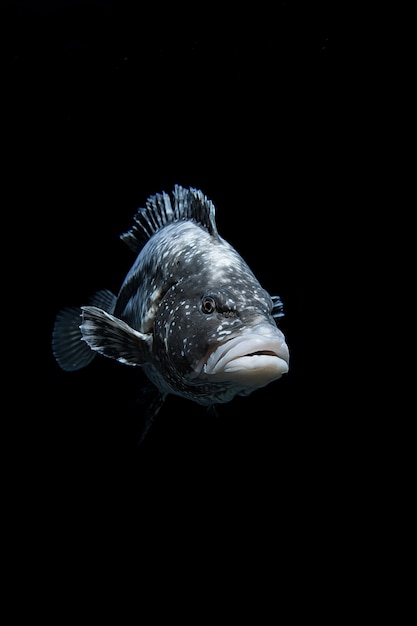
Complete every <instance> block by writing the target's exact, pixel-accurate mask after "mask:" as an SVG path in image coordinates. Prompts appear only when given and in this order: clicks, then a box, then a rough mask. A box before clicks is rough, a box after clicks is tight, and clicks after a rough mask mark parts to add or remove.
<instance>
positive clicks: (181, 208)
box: [120, 185, 219, 254]
mask: <svg viewBox="0 0 417 626" xmlns="http://www.w3.org/2000/svg"><path fill="white" fill-rule="evenodd" d="M133 219H134V224H133V226H132V228H131V229H130V230H128V231H127V232H126V233H123V234H122V235H120V238H121V239H122V240H123V241H124V242H125V243H126V244H127V245H128V246H129V248H130V249H131V250H133V252H135V253H136V254H137V253H138V252H139V251H140V250H141V249H142V248H143V246H144V245H145V243H146V242H147V241H148V239H150V237H152V235H153V234H154V233H156V232H157V231H158V230H159V229H160V228H162V227H163V226H166V225H167V224H171V223H172V222H179V221H182V220H191V221H193V222H195V223H197V224H199V225H200V226H202V227H203V228H205V229H206V230H207V231H208V232H209V233H210V235H212V236H213V237H216V238H218V237H219V235H218V232H217V227H216V219H215V208H214V204H213V203H212V202H211V200H209V199H208V198H207V197H206V196H205V195H204V194H203V192H202V191H200V190H199V189H194V188H192V187H190V188H189V189H185V188H184V187H181V186H180V185H175V187H174V191H173V192H172V194H171V195H168V194H167V193H165V191H164V192H162V193H157V194H156V195H154V196H150V197H149V198H148V200H147V202H146V207H145V208H141V209H138V210H137V212H136V214H135V216H134V218H133Z"/></svg>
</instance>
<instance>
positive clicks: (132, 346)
mask: <svg viewBox="0 0 417 626" xmlns="http://www.w3.org/2000/svg"><path fill="white" fill-rule="evenodd" d="M81 310H82V324H81V326H80V329H81V334H82V338H83V339H84V341H85V342H86V343H87V344H88V345H89V346H90V348H91V349H92V350H95V351H96V352H99V353H100V354H102V355H103V356H107V357H109V358H111V359H115V360H116V361H119V362H120V363H124V364H126V365H134V366H138V365H144V364H145V363H147V362H148V360H149V357H150V349H151V346H152V335H145V334H143V333H140V332H139V331H137V330H134V329H133V328H131V327H130V326H129V325H128V324H126V322H124V321H123V320H121V319H118V318H117V317H114V316H113V315H111V314H110V313H107V312H106V311H104V310H103V309H99V308H98V307H95V306H83V307H81Z"/></svg>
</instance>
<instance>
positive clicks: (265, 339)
mask: <svg viewBox="0 0 417 626" xmlns="http://www.w3.org/2000/svg"><path fill="white" fill-rule="evenodd" d="M258 352H259V353H261V354H254V353H258ZM288 363H289V351H288V346H287V344H286V343H285V337H284V335H283V334H282V332H281V331H280V330H279V329H278V328H277V329H276V330H275V331H274V332H273V333H272V334H271V328H270V327H269V326H266V327H265V326H261V327H258V328H256V329H253V330H252V332H248V333H246V334H244V335H240V336H238V337H234V338H233V339H230V340H229V341H227V342H225V343H224V344H221V345H220V346H218V347H217V348H216V349H215V350H214V351H213V352H212V353H211V354H210V356H209V357H208V359H207V362H206V363H205V364H204V367H203V372H204V373H205V374H206V375H211V376H215V377H216V378H220V377H222V376H223V375H225V376H226V377H230V376H231V375H233V376H235V375H236V376H239V377H243V378H250V377H252V378H259V379H262V380H263V379H264V378H265V379H266V380H267V382H268V381H270V380H275V379H276V378H279V377H280V376H282V375H283V374H286V373H287V372H288ZM265 384H266V383H265Z"/></svg>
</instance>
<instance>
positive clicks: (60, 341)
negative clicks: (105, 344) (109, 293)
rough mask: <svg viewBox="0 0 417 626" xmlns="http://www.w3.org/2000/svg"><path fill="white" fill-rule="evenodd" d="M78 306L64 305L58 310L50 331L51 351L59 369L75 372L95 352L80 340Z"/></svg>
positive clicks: (87, 361) (89, 361)
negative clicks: (64, 306)
mask: <svg viewBox="0 0 417 626" xmlns="http://www.w3.org/2000/svg"><path fill="white" fill-rule="evenodd" d="M80 324H81V309H80V307H66V308H64V309H62V310H61V311H59V312H58V314H57V316H56V318H55V323H54V328H53V331H52V352H53V355H54V357H55V360H56V361H57V363H58V365H59V366H60V367H61V369H63V370H65V371H66V372H75V371H76V370H80V369H82V368H83V367H86V365H88V364H89V363H91V361H92V360H93V359H94V357H95V356H96V353H95V352H93V350H91V349H90V347H89V346H88V345H87V344H86V343H85V342H84V341H82V335H81V330H80Z"/></svg>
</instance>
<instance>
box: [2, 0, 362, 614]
mask: <svg viewBox="0 0 417 626" xmlns="http://www.w3.org/2000/svg"><path fill="white" fill-rule="evenodd" d="M329 4H331V3H329ZM1 17H2V20H1V22H2V26H1V31H2V41H3V44H4V52H3V55H2V60H3V61H2V62H3V68H2V75H3V80H4V83H3V84H4V86H5V89H4V90H3V94H4V95H3V99H4V101H5V102H4V104H5V105H6V106H5V114H4V118H3V122H4V135H5V137H4V139H5V141H4V143H3V146H4V147H5V151H6V155H7V166H6V175H5V179H6V185H7V183H8V184H9V185H10V190H11V193H9V194H8V195H7V196H6V207H7V208H9V211H7V214H8V215H9V216H10V217H11V227H9V228H8V230H7V233H6V234H5V237H6V239H7V238H8V237H9V236H10V237H11V239H12V241H11V243H12V244H13V255H15V257H16V258H15V259H12V267H13V268H15V270H14V271H13V272H11V275H10V276H8V278H5V280H6V281H8V280H10V282H11V283H12V284H13V287H14V289H15V290H16V291H17V292H18V295H17V297H16V299H15V302H18V303H19V306H18V307H17V308H18V310H19V312H20V315H21V316H22V325H21V327H20V328H24V329H25V331H24V332H23V337H22V336H21V335H22V331H21V330H20V332H19V339H20V349H18V350H17V351H16V349H14V351H13V352H14V354H16V352H17V358H16V357H14V358H15V360H14V361H13V363H14V365H13V371H14V372H15V374H16V377H17V379H18V381H19V385H18V391H17V392H14V395H15V396H16V397H15V399H14V401H15V404H14V406H17V407H18V410H17V413H18V417H17V418H14V420H13V421H14V425H15V426H16V425H17V434H14V436H13V440H12V445H11V448H12V450H13V461H12V462H11V465H10V468H11V469H10V476H18V477H19V479H20V480H19V489H18V490H17V491H16V490H13V493H14V497H15V498H16V507H17V508H16V510H18V511H20V510H22V511H23V512H22V513H19V514H17V515H16V518H17V519H16V527H17V528H18V530H19V532H20V536H21V543H22V544H23V545H24V546H25V550H26V558H25V560H24V563H25V566H24V569H25V571H26V572H27V577H28V581H29V588H32V585H33V589H35V588H36V589H38V584H39V583H40V585H41V586H42V587H43V588H44V589H45V590H47V596H48V597H49V598H50V597H53V598H54V599H55V600H56V601H57V603H58V605H59V606H60V607H61V608H62V607H66V611H67V614H68V613H69V614H71V615H75V614H77V612H78V611H79V608H80V606H81V603H82V602H84V601H85V602H87V606H88V611H91V612H92V614H94V611H95V610H96V604H99V605H100V608H103V605H104V608H106V606H107V603H109V604H110V599H112V602H113V601H114V598H113V594H114V593H115V588H116V587H117V585H116V581H117V580H118V579H119V577H120V579H122V580H123V583H124V584H126V585H127V587H126V595H127V597H129V598H130V597H131V596H130V592H131V591H132V590H133V591H134V596H133V597H134V598H136V600H135V604H136V603H137V606H136V611H137V616H138V618H139V617H143V619H144V622H143V623H146V624H148V623H149V624H154V623H155V624H158V623H167V624H168V623H177V622H176V621H175V619H176V616H178V615H181V617H182V621H181V623H183V621H184V620H186V619H188V618H191V617H193V619H192V621H190V623H195V624H206V623H207V624H208V623H212V624H217V623H236V621H233V615H235V616H236V613H237V612H240V611H241V610H242V609H243V612H245V611H246V610H249V607H250V606H254V608H255V612H256V611H260V612H261V611H262V610H264V611H265V613H266V615H268V616H276V614H277V613H276V612H277V611H278V610H279V607H278V606H277V604H278V605H280V604H281V603H283V604H284V606H285V608H286V610H288V609H289V608H290V607H293V610H294V614H298V612H299V611H303V610H304V609H308V610H310V611H311V613H314V612H316V614H318V613H320V614H321V613H322V612H324V613H326V612H330V611H331V608H330V607H331V604H332V602H333V601H335V600H336V602H337V599H338V598H341V599H340V602H341V603H342V604H343V603H344V602H345V601H346V598H345V597H344V593H345V591H346V590H345V587H344V585H345V582H341V580H340V575H341V574H340V572H341V564H342V563H344V562H346V561H349V560H350V559H352V560H354V557H352V554H353V555H354V554H355V549H356V540H357V536H358V530H357V528H358V523H359V522H358V518H357V517H356V516H357V515H358V508H355V509H354V512H352V511H353V509H352V508H351V507H350V506H349V504H348V503H350V502H351V501H352V498H353V491H356V493H355V498H356V503H358V500H357V499H358V498H359V504H360V505H361V504H362V502H361V500H362V499H363V506H364V507H365V506H366V502H367V498H368V497H369V493H368V489H367V484H366V482H367V481H369V482H371V481H372V478H370V477H369V476H368V477H367V478H366V479H364V480H365V485H363V484H362V485H361V490H360V492H358V490H357V480H358V476H357V467H358V465H361V466H362V467H363V447H362V446H363V445H364V443H363V441H364V439H363V438H361V437H358V436H357V427H358V419H359V418H358V416H357V414H356V413H355V411H352V410H351V409H352V407H354V408H355V409H356V408H357V405H356V399H355V391H354V390H355V382H354V381H352V380H350V379H348V378H347V377H346V369H347V368H348V369H349V368H350V366H351V362H350V363H349V364H347V363H346V360H345V358H344V355H345V354H346V351H347V350H348V349H350V350H351V349H352V344H354V337H352V336H350V335H349V328H347V327H346V317H345V315H342V311H343V312H344V313H345V311H346V308H349V307H350V305H351V301H352V295H351V294H352V292H351V291H350V289H353V288H354V287H355V285H353V284H350V285H349V288H348V287H346V285H345V286H344V288H343V290H341V289H340V282H342V281H343V279H344V278H346V267H345V263H346V261H345V256H344V252H345V249H346V246H347V245H348V247H349V248H351V246H352V244H353V246H354V247H355V246H356V247H357V246H359V245H360V241H359V242H358V241H355V242H352V239H351V238H350V233H352V232H353V231H354V230H355V229H354V228H352V226H351V223H352V219H354V218H355V215H354V214H352V211H351V210H350V211H349V212H348V210H347V208H346V207H347V205H349V188H348V186H346V182H345V184H344V185H341V186H338V183H337V181H338V178H339V176H340V168H341V164H340V141H341V138H342V137H343V136H344V134H345V133H346V118H345V117H344V115H342V114H341V112H340V111H341V109H340V98H341V97H342V95H343V94H342V93H341V90H340V82H339V79H340V68H339V67H338V64H337V62H336V60H335V57H334V50H333V44H332V37H331V30H332V13H331V9H330V8H329V6H328V4H327V3H324V2H310V3H307V2H306V3H302V2H278V3H275V4H274V5H267V4H265V5H262V4H261V5H256V6H252V5H250V6H246V5H240V6H239V7H237V8H232V9H231V10H229V9H228V10H226V7H225V6H223V5H221V6H216V5H212V4H211V3H205V4H203V5H191V6H189V7H187V8H185V7H178V6H177V5H176V4H172V3H171V4H170V5H169V6H168V8H166V7H164V6H162V5H157V6H156V5H151V6H143V7H142V6H140V8H139V4H138V3H128V2H118V3H116V2H87V1H85V2H84V1H78V2H59V1H57V2H18V1H15V2H3V3H2V5H1ZM342 91H343V90H342ZM353 171H354V168H353ZM176 183H178V184H181V185H183V186H193V187H197V188H200V189H202V190H203V192H204V193H205V194H206V195H207V196H208V197H209V198H210V199H211V200H212V201H213V202H214V204H215V206H216V209H217V224H218V229H219V232H220V234H221V235H222V236H223V237H224V238H225V239H227V240H228V241H229V242H230V243H231V244H232V245H234V246H235V248H236V249H237V250H238V251H239V252H240V253H241V254H242V256H243V257H244V258H245V260H246V261H247V262H248V263H249V265H250V266H251V267H252V269H253V270H254V272H255V274H256V275H257V277H258V278H259V280H260V282H261V284H262V285H263V286H264V287H265V288H266V289H267V290H268V291H269V292H270V293H271V294H277V295H280V296H281V298H282V300H283V302H284V306H285V313H286V316H285V318H283V320H282V322H281V323H280V326H281V328H282V330H283V331H284V333H285V335H286V338H287V342H288V345H289V348H290V352H291V368H290V372H289V374H288V375H287V376H286V377H284V378H282V379H281V380H279V381H276V382H275V383H273V384H271V385H269V386H268V387H267V388H264V389H262V390H258V391H257V392H255V393H253V394H252V395H251V396H250V397H248V398H237V399H236V400H234V401H233V402H232V403H230V404H227V405H223V406H220V407H219V410H218V416H217V417H213V416H211V415H208V414H207V412H206V411H205V409H204V408H202V407H199V406H197V405H194V404H192V403H190V402H187V401H185V400H181V399H179V398H175V397H171V398H169V399H168V400H167V401H166V403H165V405H164V407H163V409H162V410H161V413H160V414H159V416H158V418H157V420H156V422H155V424H154V426H153V427H152V429H151V431H150V433H149V435H148V437H147V439H146V440H145V442H144V443H143V444H142V445H141V446H138V439H139V437H140V433H141V428H142V422H141V413H140V407H138V405H137V403H136V399H137V396H138V393H139V389H140V384H141V380H142V379H141V374H140V372H138V371H136V370H133V369H130V368H128V367H123V366H121V365H119V364H117V363H113V362H110V361H108V360H107V359H99V358H98V359H96V360H95V361H94V363H93V364H91V365H90V366H89V367H88V368H86V369H85V370H82V371H80V372H76V373H73V374H68V373H65V372H62V371H61V370H60V369H59V368H58V366H57V364H56V363H55V361H54V359H53V356H52V353H51V332H52V326H53V321H54V317H55V315H56V313H57V311H58V310H59V308H61V307H62V306H66V305H78V304H82V303H83V301H85V300H86V298H88V297H89V295H90V294H91V293H92V292H94V291H95V290H97V289H100V288H105V287H106V288H109V289H111V290H112V291H113V292H115V293H117V291H118V289H119V287H120V284H121V282H122V280H123V278H124V276H125V274H126V273H127V271H128V269H129V268H130V266H131V263H132V262H133V258H132V256H131V253H130V251H129V250H128V249H127V247H126V246H125V245H124V244H123V243H122V242H121V241H120V239H119V235H120V234H121V233H122V232H124V231H125V230H127V229H128V228H130V226H131V224H132V217H133V214H134V212H135V210H136V208H137V207H138V206H143V205H144V203H145V201H146V199H147V197H148V196H149V195H152V194H154V193H156V192H160V191H163V190H164V191H170V190H172V189H173V186H174V185H175V184H176ZM350 209H351V207H350ZM346 242H348V244H347V243H346ZM21 263H23V265H21ZM16 285H17V288H16ZM341 291H343V297H341ZM342 320H343V321H342ZM342 326H343V327H342ZM10 332H11V333H13V332H14V331H13V330H11V331H10ZM14 432H15V430H14ZM365 501H366V502H365ZM360 508H361V506H359V509H360ZM362 531H363V527H362ZM365 532H366V530H365ZM41 570H42V573H41V574H40V573H39V572H40V571H41ZM139 576H140V580H139V578H138V577H139ZM255 589H256V590H257V591H258V593H259V591H260V595H259V596H257V595H256V593H255ZM102 594H104V597H105V599H106V601H105V602H104V601H103V595H102ZM359 595H360V593H359ZM35 596H36V600H35V599H34V598H35ZM31 597H32V596H31ZM300 597H301V598H302V601H301V600H300ZM150 598H152V601H151V602H149V600H150ZM329 598H331V599H332V602H330V600H329ZM342 598H343V599H342ZM284 599H285V600H284ZM31 602H34V603H35V604H36V606H38V607H39V608H40V609H41V610H43V611H46V612H47V613H48V611H52V612H53V610H52V609H51V608H50V605H49V604H48V603H47V602H46V604H45V595H44V594H42V593H41V594H38V593H34V594H33V599H32V600H31ZM114 602H115V601H114ZM222 602H224V603H225V604H223V605H222ZM115 604H117V602H115ZM148 604H152V611H153V618H152V619H145V618H144V612H143V611H145V607H147V605H148ZM221 606H223V609H221V608H220V607H221ZM224 607H227V609H225V608H224ZM346 610H348V608H347V609H346ZM222 611H223V612H222ZM224 611H226V613H225V612H224ZM228 611H230V615H231V616H232V617H231V618H230V620H229V619H227V615H228V614H229V613H228ZM162 614H163V615H168V616H170V618H171V620H172V621H170V619H167V621H161V620H162V619H163V618H162V617H160V616H162ZM141 623H142V622H141ZM178 623H180V622H178ZM187 623H188V622H187ZM255 623H269V621H266V622H265V621H257V622H255Z"/></svg>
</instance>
